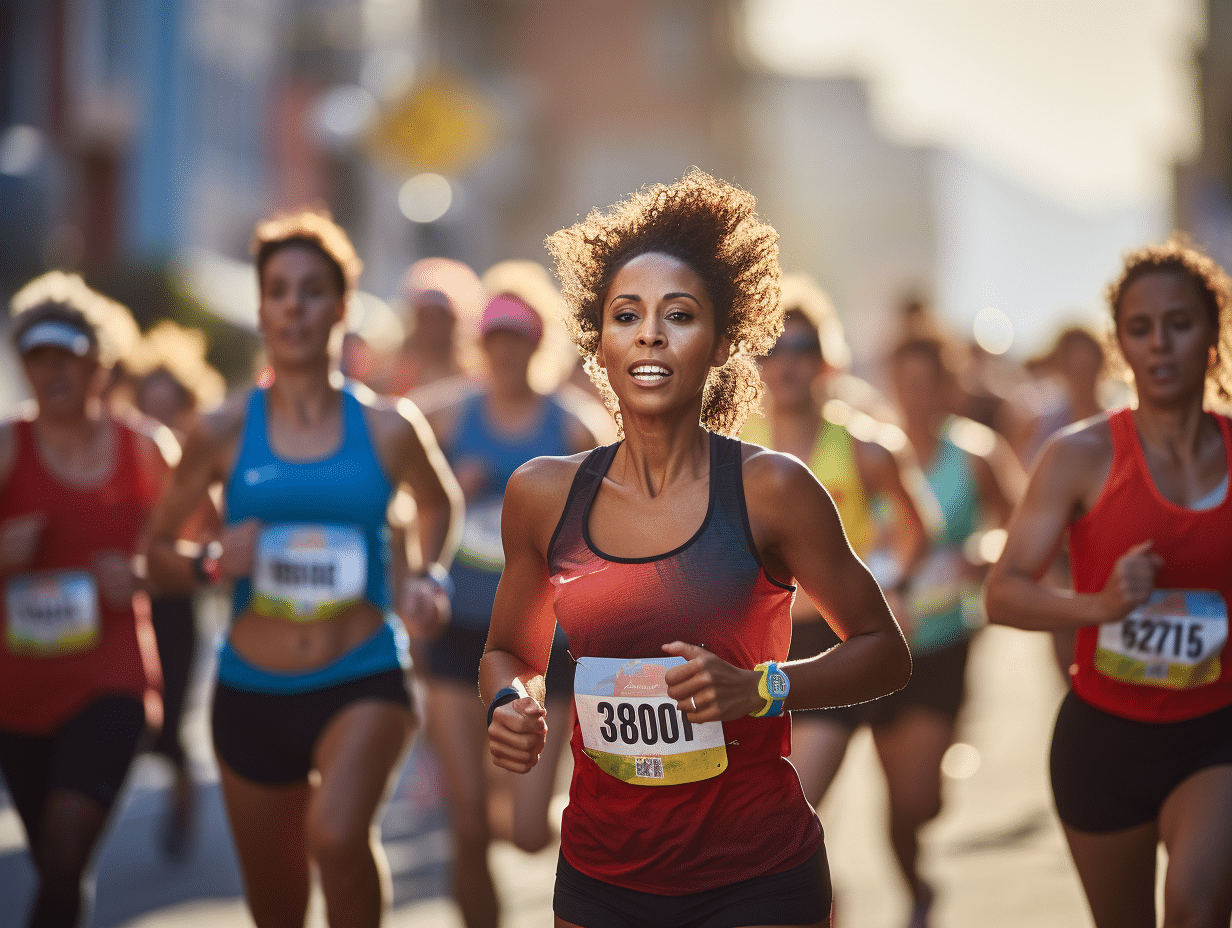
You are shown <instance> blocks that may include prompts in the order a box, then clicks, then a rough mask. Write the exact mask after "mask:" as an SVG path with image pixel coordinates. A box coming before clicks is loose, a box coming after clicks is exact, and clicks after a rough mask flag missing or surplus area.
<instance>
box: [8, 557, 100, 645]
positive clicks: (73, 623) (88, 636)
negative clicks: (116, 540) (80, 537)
mask: <svg viewBox="0 0 1232 928" xmlns="http://www.w3.org/2000/svg"><path fill="white" fill-rule="evenodd" d="M4 606H5V610H6V614H7V617H8V621H7V623H6V627H5V636H4V637H5V643H6V644H7V645H8V648H9V650H10V651H12V652H13V653H14V654H25V655H33V656H37V657H60V656H62V655H65V654H77V653H80V652H82V651H88V650H90V649H91V648H93V647H95V646H96V645H97V644H98V640H99V635H100V629H101V625H100V619H99V608H98V586H97V585H96V584H95V582H94V577H93V575H91V574H90V573H89V572H88V571H84V570H58V571H51V572H48V573H38V574H17V575H16V576H13V577H10V578H9V582H8V584H7V586H6V587H5V591H4Z"/></svg>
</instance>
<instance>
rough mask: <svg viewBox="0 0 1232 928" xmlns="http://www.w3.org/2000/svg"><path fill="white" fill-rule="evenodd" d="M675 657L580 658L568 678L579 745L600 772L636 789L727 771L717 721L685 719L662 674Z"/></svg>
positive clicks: (679, 660)
mask: <svg viewBox="0 0 1232 928" xmlns="http://www.w3.org/2000/svg"><path fill="white" fill-rule="evenodd" d="M684 662H685V661H684V658H682V657H650V658H645V659H639V660H628V661H626V660H619V659H616V658H606V657H583V658H582V659H581V660H579V661H578V662H577V669H576V671H575V672H574V676H573V700H574V703H575V705H576V708H577V717H578V724H579V726H580V727H581V729H582V744H583V745H584V747H585V749H586V753H587V755H588V756H589V757H590V758H591V760H593V761H594V762H595V763H596V764H598V765H599V769H600V770H602V771H603V772H604V773H606V774H609V775H611V776H613V777H615V778H616V779H618V780H621V781H622V782H625V783H632V784H634V785H637V786H675V785H677V784H679V783H694V782H696V781H698V780H708V779H710V778H711V777H716V776H718V775H719V774H720V773H722V772H723V771H724V770H726V769H727V745H726V742H725V741H724V739H723V723H722V722H690V721H689V720H688V718H687V717H686V716H685V714H684V713H683V712H681V711H680V710H679V709H677V708H676V701H675V700H674V699H670V698H668V695H667V684H666V683H665V682H664V681H663V674H664V673H665V672H666V671H667V669H668V668H669V667H675V666H677V665H679V664H683V663H684Z"/></svg>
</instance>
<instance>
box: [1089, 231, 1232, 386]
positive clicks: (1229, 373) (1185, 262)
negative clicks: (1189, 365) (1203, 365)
mask: <svg viewBox="0 0 1232 928" xmlns="http://www.w3.org/2000/svg"><path fill="white" fill-rule="evenodd" d="M1148 274H1180V275H1181V276H1183V277H1186V278H1188V279H1189V280H1190V281H1192V282H1193V285H1194V286H1195V287H1197V289H1198V295H1199V297H1200V298H1201V300H1202V304H1203V306H1204V307H1205V308H1206V311H1207V314H1208V316H1209V317H1210V320H1211V321H1212V322H1213V323H1214V324H1215V327H1216V329H1217V330H1218V336H1217V338H1216V341H1215V361H1214V364H1213V365H1212V366H1211V369H1210V371H1209V373H1208V374H1207V378H1206V384H1207V398H1208V399H1209V400H1211V401H1212V402H1217V403H1220V404H1221V405H1226V404H1227V403H1228V402H1229V400H1232V319H1230V318H1229V314H1230V313H1232V308H1230V307H1232V281H1229V279H1228V274H1227V272H1226V271H1224V269H1223V268H1221V267H1220V266H1219V265H1218V264H1216V263H1215V261H1213V260H1212V259H1211V258H1210V257H1209V256H1208V255H1206V254H1204V253H1203V252H1201V251H1199V250H1198V249H1197V248H1195V247H1194V246H1193V245H1191V244H1189V242H1187V241H1185V240H1184V239H1182V238H1173V239H1171V240H1169V241H1168V242H1165V243H1164V244H1162V245H1147V246H1145V247H1143V248H1139V249H1137V250H1135V251H1132V252H1130V253H1129V254H1128V255H1126V257H1125V264H1124V266H1123V267H1122V269H1121V274H1120V276H1119V277H1117V279H1116V280H1114V281H1113V282H1112V283H1111V284H1109V285H1108V290H1107V297H1108V307H1109V309H1110V310H1111V311H1112V321H1113V324H1114V326H1115V324H1116V323H1117V321H1118V319H1119V316H1120V312H1121V301H1122V300H1123V299H1124V298H1125V293H1126V291H1127V290H1128V289H1129V288H1130V287H1131V286H1132V285H1133V284H1134V282H1135V281H1137V280H1140V279H1141V278H1143V277H1146V276H1147V275H1148ZM1118 347H1119V346H1118Z"/></svg>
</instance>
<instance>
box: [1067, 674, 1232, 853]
mask: <svg viewBox="0 0 1232 928" xmlns="http://www.w3.org/2000/svg"><path fill="white" fill-rule="evenodd" d="M1223 764H1232V706H1226V707H1224V708H1223V709H1218V710H1216V711H1215V712H1212V713H1210V714H1209V715H1201V716H1198V717H1197V718H1195V719H1186V720H1184V721H1181V722H1137V721H1134V720H1132V719H1126V718H1122V717H1121V716H1119V715H1112V714H1110V713H1108V712H1104V711H1103V710H1102V709H1096V708H1095V707H1094V706H1092V705H1090V704H1089V703H1086V702H1083V700H1082V699H1081V698H1079V697H1078V696H1076V695H1075V694H1074V693H1073V692H1072V691H1071V692H1069V693H1067V694H1066V696H1065V699H1064V700H1062V702H1061V709H1060V711H1059V712H1058V713H1057V724H1056V727H1055V728H1054V729H1053V732H1052V754H1051V758H1050V764H1049V766H1050V768H1051V774H1052V794H1053V797H1054V798H1055V799H1056V803H1057V813H1058V814H1059V815H1060V817H1061V821H1062V822H1064V823H1065V824H1066V825H1068V826H1069V827H1070V828H1073V829H1075V830H1077V831H1085V832H1091V833H1095V834H1099V833H1104V832H1112V831H1121V830H1123V829H1126V828H1133V827H1134V826H1135V825H1143V824H1145V823H1147V822H1150V821H1153V820H1154V819H1156V818H1158V817H1159V810H1160V809H1161V808H1162V807H1163V804H1164V800H1165V799H1167V798H1168V796H1169V794H1170V793H1171V792H1172V791H1173V790H1174V789H1176V788H1177V787H1178V786H1179V785H1180V784H1181V782H1182V781H1184V780H1185V779H1187V778H1188V777H1189V776H1191V775H1192V774H1195V773H1197V772H1198V771H1200V770H1205V769H1206V768H1207V767H1217V766H1220V765H1223Z"/></svg>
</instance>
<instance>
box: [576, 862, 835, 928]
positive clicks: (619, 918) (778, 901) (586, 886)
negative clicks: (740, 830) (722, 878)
mask: <svg viewBox="0 0 1232 928" xmlns="http://www.w3.org/2000/svg"><path fill="white" fill-rule="evenodd" d="M552 911H553V912H554V913H555V914H556V916H557V917H558V918H561V919H563V920H564V921H567V922H571V923H573V924H574V925H580V926H581V928H743V926H747V925H812V924H815V923H816V922H820V921H824V920H826V919H828V918H829V916H830V866H829V863H828V861H827V860H826V849H825V845H822V846H821V847H819V848H818V849H817V852H816V853H815V854H813V856H811V857H810V858H809V859H808V860H806V861H805V862H804V863H802V864H797V865H796V866H794V867H792V868H791V869H790V870H783V871H781V872H779V873H768V874H763V875H762V876H755V877H752V878H751V879H747V880H740V881H739V882H736V883H730V884H728V885H727V886H720V887H718V888H717V889H707V890H703V891H702V892H697V893H687V894H686V895H683V896H664V895H660V894H659V893H645V892H640V891H639V890H636V889H625V888H624V887H621V886H613V885H612V884H610V883H605V882H603V881H602V880H596V879H595V878H594V877H591V876H587V875H586V874H584V873H582V872H581V871H579V870H577V869H575V868H574V867H572V866H571V865H570V864H569V862H568V861H567V860H565V857H564V855H563V854H561V855H560V856H559V857H558V858H557V862H556V889H555V891H554V892H553V893H552Z"/></svg>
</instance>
